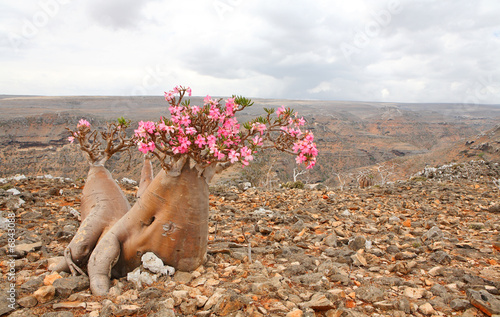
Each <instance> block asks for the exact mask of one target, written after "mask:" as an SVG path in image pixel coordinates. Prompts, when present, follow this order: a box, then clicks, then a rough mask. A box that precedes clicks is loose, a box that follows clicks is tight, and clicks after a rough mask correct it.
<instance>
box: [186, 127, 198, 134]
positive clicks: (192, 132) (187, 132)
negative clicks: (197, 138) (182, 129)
mask: <svg viewBox="0 0 500 317" xmlns="http://www.w3.org/2000/svg"><path fill="white" fill-rule="evenodd" d="M195 133H196V129H195V128H193V127H189V128H186V134H190V135H191V134H195Z"/></svg>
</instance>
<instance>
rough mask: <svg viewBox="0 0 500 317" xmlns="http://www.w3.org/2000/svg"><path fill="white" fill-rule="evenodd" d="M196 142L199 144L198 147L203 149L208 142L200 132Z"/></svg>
mask: <svg viewBox="0 0 500 317" xmlns="http://www.w3.org/2000/svg"><path fill="white" fill-rule="evenodd" d="M194 144H196V145H198V147H199V148H200V149H201V148H202V147H203V146H204V145H205V144H207V141H206V140H205V138H204V137H203V135H201V134H198V136H197V137H196V141H194Z"/></svg>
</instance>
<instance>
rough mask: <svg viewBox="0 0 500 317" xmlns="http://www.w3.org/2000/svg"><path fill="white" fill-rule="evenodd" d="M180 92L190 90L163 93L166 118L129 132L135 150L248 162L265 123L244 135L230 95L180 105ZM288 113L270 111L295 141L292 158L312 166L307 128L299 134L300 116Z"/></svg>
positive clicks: (207, 160) (259, 144) (203, 159)
mask: <svg viewBox="0 0 500 317" xmlns="http://www.w3.org/2000/svg"><path fill="white" fill-rule="evenodd" d="M184 94H188V95H189V96H191V89H190V88H184V87H182V86H177V87H175V88H174V89H173V90H171V91H168V92H165V100H167V102H168V103H169V104H170V106H169V111H170V119H166V118H161V120H160V121H158V122H152V121H141V122H139V126H138V128H137V129H136V130H135V136H136V137H137V140H138V141H137V146H138V148H139V150H140V151H141V152H143V153H148V152H154V153H157V152H155V151H158V152H161V153H164V154H166V155H167V156H177V155H182V154H184V155H189V156H190V157H192V158H194V159H196V160H198V161H199V162H204V163H210V162H216V161H218V162H231V163H235V162H240V163H241V164H243V166H246V165H248V164H249V162H250V161H252V160H253V155H254V153H255V152H256V151H257V149H258V148H260V147H262V146H263V144H264V142H265V140H266V133H270V132H271V131H269V127H268V126H267V125H266V123H263V122H257V121H256V122H254V123H252V124H251V126H250V128H248V131H246V133H245V132H244V131H242V130H241V129H240V128H241V127H240V124H239V123H238V120H237V119H236V118H235V113H236V111H238V110H240V109H241V105H239V104H237V103H236V102H235V98H228V99H227V100H225V103H224V104H221V103H220V102H219V100H217V99H213V98H212V97H211V96H209V95H207V96H206V97H205V98H204V100H203V106H194V105H190V103H189V102H183V103H182V104H181V99H182V96H184ZM178 95H179V96H180V98H179V100H177V98H176V96H178ZM290 113H291V111H290V110H289V109H288V110H287V109H285V108H284V107H282V108H280V109H278V111H276V114H277V115H278V119H279V120H281V121H279V122H280V123H283V124H281V126H283V127H282V129H281V131H280V133H283V134H286V135H287V136H289V137H291V138H292V139H294V140H296V141H297V142H296V143H294V147H293V151H294V152H295V153H296V154H297V162H298V163H304V164H306V165H307V167H308V168H312V167H313V166H314V164H315V161H316V155H317V153H318V151H317V150H316V145H315V144H314V142H313V139H314V138H313V135H312V133H311V132H306V133H305V134H303V133H302V131H301V130H300V126H302V125H304V123H305V121H304V119H302V118H298V117H297V116H295V117H294V118H291V116H290Z"/></svg>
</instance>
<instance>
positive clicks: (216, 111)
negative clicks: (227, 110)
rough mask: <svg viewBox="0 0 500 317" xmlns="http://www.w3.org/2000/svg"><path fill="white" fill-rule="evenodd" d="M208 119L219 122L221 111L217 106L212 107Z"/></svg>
mask: <svg viewBox="0 0 500 317" xmlns="http://www.w3.org/2000/svg"><path fill="white" fill-rule="evenodd" d="M208 117H209V118H210V119H213V120H219V118H220V110H219V108H217V107H216V106H215V105H212V106H210V111H209V113H208Z"/></svg>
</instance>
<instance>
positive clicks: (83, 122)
mask: <svg viewBox="0 0 500 317" xmlns="http://www.w3.org/2000/svg"><path fill="white" fill-rule="evenodd" d="M76 127H77V128H80V127H87V128H90V123H89V122H88V121H87V120H85V119H80V121H78V125H77V126H76Z"/></svg>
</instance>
